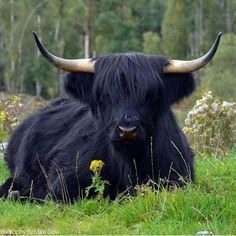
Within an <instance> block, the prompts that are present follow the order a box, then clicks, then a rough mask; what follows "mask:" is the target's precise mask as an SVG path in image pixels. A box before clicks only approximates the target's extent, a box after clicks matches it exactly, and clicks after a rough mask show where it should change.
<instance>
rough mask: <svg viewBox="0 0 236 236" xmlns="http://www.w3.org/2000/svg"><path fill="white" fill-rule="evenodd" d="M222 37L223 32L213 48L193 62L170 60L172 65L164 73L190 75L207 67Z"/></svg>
mask: <svg viewBox="0 0 236 236" xmlns="http://www.w3.org/2000/svg"><path fill="white" fill-rule="evenodd" d="M221 35H222V32H220V33H219V34H218V36H217V38H216V40H215V42H214V44H213V46H212V48H211V49H210V50H209V51H208V52H207V53H206V54H205V55H204V56H202V57H200V58H198V59H195V60H191V61H181V60H169V62H170V64H169V65H167V66H166V67H164V68H163V71H164V73H188V72H193V71H195V70H198V69H200V68H201V67H203V66H205V65H206V64H207V63H208V62H210V60H211V59H212V58H213V56H214V55H215V52H216V50H217V48H218V45H219V42H220V38H221Z"/></svg>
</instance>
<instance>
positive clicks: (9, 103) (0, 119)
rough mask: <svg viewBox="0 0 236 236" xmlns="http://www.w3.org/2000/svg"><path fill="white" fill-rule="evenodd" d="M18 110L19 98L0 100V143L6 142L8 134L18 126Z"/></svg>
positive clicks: (19, 107)
mask: <svg viewBox="0 0 236 236" xmlns="http://www.w3.org/2000/svg"><path fill="white" fill-rule="evenodd" d="M20 110H21V103H20V96H12V97H10V98H7V99H5V100H0V143H3V142H4V141H6V139H7V138H8V136H9V133H11V131H12V130H13V129H14V128H15V127H16V125H17V124H18V120H19V116H20Z"/></svg>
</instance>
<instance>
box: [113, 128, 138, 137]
mask: <svg viewBox="0 0 236 236" xmlns="http://www.w3.org/2000/svg"><path fill="white" fill-rule="evenodd" d="M118 128H119V135H120V138H121V139H124V140H133V139H134V138H135V137H136V135H137V126H132V127H123V126H119V127H118Z"/></svg>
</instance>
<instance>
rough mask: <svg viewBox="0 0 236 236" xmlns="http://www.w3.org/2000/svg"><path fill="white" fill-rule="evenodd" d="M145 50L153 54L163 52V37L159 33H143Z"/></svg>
mask: <svg viewBox="0 0 236 236" xmlns="http://www.w3.org/2000/svg"><path fill="white" fill-rule="evenodd" d="M143 52H144V53H147V54H153V55H160V54H162V49H161V38H160V36H159V35H158V34H157V33H153V32H146V33H144V34H143Z"/></svg>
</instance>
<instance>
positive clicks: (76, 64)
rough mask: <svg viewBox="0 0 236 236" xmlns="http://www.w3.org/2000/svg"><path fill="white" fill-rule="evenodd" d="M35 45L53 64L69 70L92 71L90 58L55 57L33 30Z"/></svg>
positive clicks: (92, 64) (92, 62)
mask: <svg viewBox="0 0 236 236" xmlns="http://www.w3.org/2000/svg"><path fill="white" fill-rule="evenodd" d="M33 34H34V38H35V42H36V45H37V47H38V49H39V51H40V52H41V53H42V55H43V56H44V57H45V58H46V59H47V60H48V61H49V62H51V63H52V64H53V65H54V66H56V67H58V68H60V69H62V70H66V71H71V72H79V71H81V72H91V73H93V72H94V63H95V62H94V61H91V59H76V60H70V59H64V58H60V57H57V56H55V55H53V54H51V53H50V52H48V51H47V49H45V48H44V46H43V45H42V43H41V42H40V41H39V39H38V36H37V34H36V33H35V32H33Z"/></svg>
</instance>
